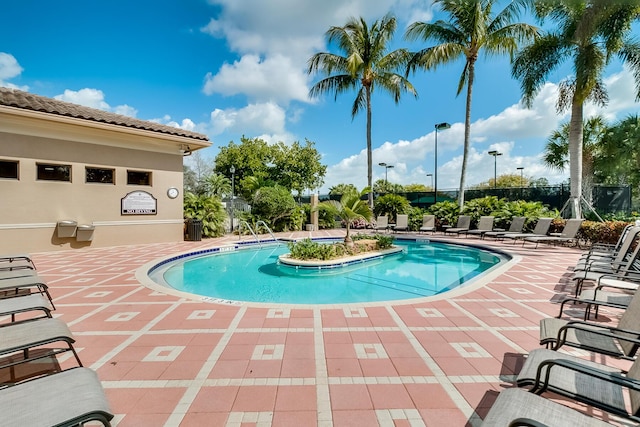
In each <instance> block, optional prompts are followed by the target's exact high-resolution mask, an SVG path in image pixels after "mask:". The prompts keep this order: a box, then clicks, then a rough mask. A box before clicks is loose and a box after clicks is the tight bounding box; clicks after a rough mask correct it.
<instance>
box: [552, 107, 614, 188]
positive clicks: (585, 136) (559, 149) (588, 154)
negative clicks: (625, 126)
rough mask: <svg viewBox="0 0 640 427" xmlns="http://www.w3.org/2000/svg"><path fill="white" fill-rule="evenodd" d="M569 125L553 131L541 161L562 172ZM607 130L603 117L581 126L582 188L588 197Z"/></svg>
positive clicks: (566, 152) (565, 163) (567, 153)
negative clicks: (601, 144) (600, 147)
mask: <svg viewBox="0 0 640 427" xmlns="http://www.w3.org/2000/svg"><path fill="white" fill-rule="evenodd" d="M569 129H570V126H569V123H565V124H563V125H562V126H560V129H556V130H554V131H553V133H552V134H551V136H550V137H549V139H547V145H546V146H545V150H544V155H543V157H542V160H543V161H544V163H545V164H546V165H547V166H548V167H550V168H553V169H557V170H564V169H565V168H566V167H567V166H568V165H569ZM606 130H607V125H606V122H605V119H604V117H602V116H596V117H591V118H590V119H588V120H587V121H586V122H584V124H583V132H582V144H583V145H582V188H583V189H584V193H585V194H588V195H590V194H591V190H592V188H593V177H594V174H595V163H596V158H597V156H598V151H599V144H600V141H601V140H602V137H603V136H604V134H605V132H606Z"/></svg>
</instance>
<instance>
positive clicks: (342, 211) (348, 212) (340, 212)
mask: <svg viewBox="0 0 640 427" xmlns="http://www.w3.org/2000/svg"><path fill="white" fill-rule="evenodd" d="M367 193H369V194H371V189H370V188H368V187H366V188H364V189H363V190H362V191H361V192H359V193H358V191H357V190H356V191H353V190H350V191H347V192H346V193H344V194H343V195H342V197H341V198H340V201H337V200H326V201H324V202H322V203H320V204H318V209H319V208H320V207H324V208H326V209H327V210H329V211H330V212H331V213H332V214H333V215H335V216H337V217H339V218H340V219H341V220H342V221H344V222H345V224H346V226H347V235H346V236H345V238H344V243H345V244H347V245H348V246H352V245H353V240H351V236H350V235H349V230H350V229H351V225H352V224H353V223H354V222H355V221H356V220H358V219H364V220H366V221H371V217H372V215H373V213H372V211H371V208H370V207H369V205H368V204H367V203H365V202H364V201H363V200H362V197H363V196H364V195H365V194H367Z"/></svg>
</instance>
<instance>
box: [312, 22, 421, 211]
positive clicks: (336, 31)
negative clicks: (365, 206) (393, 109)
mask: <svg viewBox="0 0 640 427" xmlns="http://www.w3.org/2000/svg"><path fill="white" fill-rule="evenodd" d="M395 30H396V19H395V17H393V16H392V15H391V14H387V15H385V16H384V17H383V18H382V19H381V20H378V21H375V22H374V23H373V24H372V25H371V26H369V25H368V24H367V23H366V22H365V20H364V19H363V18H360V19H355V18H351V19H349V20H348V22H347V23H346V24H345V25H344V26H343V27H331V28H329V30H328V31H327V32H326V34H325V35H326V37H327V42H328V43H329V44H331V43H333V42H335V43H337V46H338V47H339V49H340V50H341V51H342V52H344V56H341V55H338V54H334V53H328V52H322V53H316V54H315V55H313V56H312V57H311V59H309V62H308V65H309V67H308V73H309V74H311V73H313V72H317V71H321V72H322V73H324V74H325V75H327V76H328V77H326V78H324V79H322V80H320V81H319V82H317V83H316V84H315V85H313V87H312V88H311V89H310V91H309V96H311V97H318V96H320V95H322V94H324V93H327V92H333V93H334V97H335V98H337V97H338V95H339V94H341V93H344V92H347V91H350V90H353V89H357V95H356V99H355V100H354V102H353V107H352V108H351V117H352V118H355V116H356V115H357V114H358V113H359V112H360V111H361V110H363V109H366V111H367V186H368V187H369V188H372V182H371V180H372V173H373V172H372V171H373V169H372V160H371V157H372V155H371V95H372V93H373V91H374V89H375V88H376V87H380V89H383V90H385V91H387V92H389V93H390V94H391V95H392V96H393V99H394V101H395V103H396V104H397V103H398V102H400V95H401V94H402V93H403V92H410V93H412V94H413V95H414V96H416V97H417V92H416V90H415V89H414V87H413V85H412V84H411V83H410V82H409V80H407V79H406V78H405V77H403V76H401V75H400V74H398V73H396V72H395V71H396V70H398V69H401V68H403V67H404V66H405V65H406V63H407V60H408V59H409V52H408V51H407V50H406V49H396V50H394V51H392V52H387V44H388V43H389V42H390V40H391V38H392V37H393V33H394V32H395ZM369 207H370V208H373V193H369Z"/></svg>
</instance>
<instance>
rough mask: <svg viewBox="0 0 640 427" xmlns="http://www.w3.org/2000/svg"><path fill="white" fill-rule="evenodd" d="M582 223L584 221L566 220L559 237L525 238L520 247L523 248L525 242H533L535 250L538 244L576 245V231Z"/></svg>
mask: <svg viewBox="0 0 640 427" xmlns="http://www.w3.org/2000/svg"><path fill="white" fill-rule="evenodd" d="M583 222H584V219H577V218H574V219H570V220H567V223H566V224H565V226H564V228H563V229H562V233H560V234H559V235H550V236H527V237H524V238H523V239H522V246H524V244H525V242H533V243H535V244H536V248H537V247H538V245H539V244H540V243H553V244H556V243H576V242H577V238H576V236H577V235H578V231H580V226H581V225H582V223H583Z"/></svg>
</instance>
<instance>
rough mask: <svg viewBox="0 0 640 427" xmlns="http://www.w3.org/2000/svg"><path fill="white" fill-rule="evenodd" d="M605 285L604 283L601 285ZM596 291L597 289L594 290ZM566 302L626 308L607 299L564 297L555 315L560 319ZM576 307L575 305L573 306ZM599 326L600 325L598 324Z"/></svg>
mask: <svg viewBox="0 0 640 427" xmlns="http://www.w3.org/2000/svg"><path fill="white" fill-rule="evenodd" d="M603 286H606V285H603ZM596 293H597V291H596ZM568 302H576V303H582V304H587V305H597V306H604V307H611V308H621V309H626V308H627V306H626V305H622V304H617V303H615V302H608V301H598V300H595V299H593V300H587V299H582V298H580V297H565V299H563V300H562V302H561V303H560V313H558V315H557V316H556V318H558V319H560V318H561V317H562V312H563V310H564V305H565V304H566V303H568ZM573 308H576V307H573ZM584 308H585V309H587V306H586V305H585V307H584ZM598 326H600V325H598ZM638 334H639V335H640V332H638Z"/></svg>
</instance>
